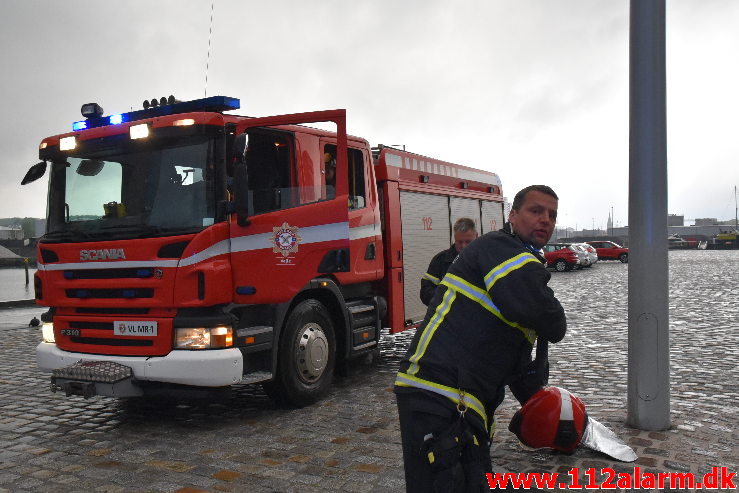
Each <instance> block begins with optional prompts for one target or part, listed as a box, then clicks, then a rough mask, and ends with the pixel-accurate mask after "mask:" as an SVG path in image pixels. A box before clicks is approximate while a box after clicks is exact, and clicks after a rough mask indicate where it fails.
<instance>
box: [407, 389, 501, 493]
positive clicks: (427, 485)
mask: <svg viewBox="0 0 739 493" xmlns="http://www.w3.org/2000/svg"><path fill="white" fill-rule="evenodd" d="M396 398H397V403H398V416H399V418H400V433H401V439H402V441H403V463H404V467H405V485H406V492H407V493H435V492H439V493H441V492H443V493H480V492H487V491H490V489H489V486H488V483H487V478H486V476H485V473H488V472H492V464H491V462H490V441H489V439H488V435H487V432H486V431H485V430H484V427H483V426H482V422H481V420H476V419H474V418H473V417H472V416H467V417H464V418H461V417H460V414H459V412H458V411H457V410H456V409H455V406H454V403H452V402H451V401H448V400H447V401H446V402H444V398H441V399H440V398H439V397H438V396H435V395H431V394H430V393H428V392H426V391H423V390H417V389H413V390H408V391H406V392H398V393H396ZM470 413H472V411H470Z"/></svg>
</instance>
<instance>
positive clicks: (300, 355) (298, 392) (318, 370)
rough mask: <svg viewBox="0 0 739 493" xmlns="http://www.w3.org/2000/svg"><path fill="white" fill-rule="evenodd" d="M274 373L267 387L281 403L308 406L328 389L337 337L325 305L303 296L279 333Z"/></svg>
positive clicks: (331, 376) (332, 373) (269, 392)
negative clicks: (273, 378)
mask: <svg viewBox="0 0 739 493" xmlns="http://www.w3.org/2000/svg"><path fill="white" fill-rule="evenodd" d="M279 351H280V354H279V355H278V360H277V376H276V377H275V380H274V381H273V382H272V385H270V386H269V387H272V388H270V389H268V390H269V391H268V394H270V395H271V396H273V397H276V398H277V400H278V401H279V402H280V403H281V404H288V405H292V406H296V407H303V406H307V405H308V404H312V403H314V402H316V401H318V400H320V399H321V398H323V397H324V396H325V395H326V393H327V392H328V389H329V387H330V386H331V380H332V379H333V375H334V364H335V362H336V337H335V335H334V327H333V324H332V323H331V318H330V317H329V314H328V311H327V310H326V307H324V306H323V305H322V304H321V303H320V302H318V301H316V300H312V299H308V300H303V301H301V302H300V303H298V305H297V306H296V307H295V308H294V309H293V311H292V312H291V313H290V316H289V317H288V318H287V322H286V323H285V328H284V330H283V332H282V335H281V336H280V344H279Z"/></svg>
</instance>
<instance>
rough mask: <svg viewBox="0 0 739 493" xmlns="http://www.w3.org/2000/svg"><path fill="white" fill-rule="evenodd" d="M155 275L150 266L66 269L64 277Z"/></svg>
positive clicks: (108, 277)
mask: <svg viewBox="0 0 739 493" xmlns="http://www.w3.org/2000/svg"><path fill="white" fill-rule="evenodd" d="M153 275H154V269H152V268H150V267H145V268H140V269H81V270H65V271H64V279H147V278H149V277H152V276H153Z"/></svg>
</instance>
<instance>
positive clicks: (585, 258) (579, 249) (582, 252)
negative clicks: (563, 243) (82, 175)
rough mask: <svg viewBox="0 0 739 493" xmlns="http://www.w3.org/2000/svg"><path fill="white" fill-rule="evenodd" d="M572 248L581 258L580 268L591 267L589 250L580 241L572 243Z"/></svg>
mask: <svg viewBox="0 0 739 493" xmlns="http://www.w3.org/2000/svg"><path fill="white" fill-rule="evenodd" d="M570 248H571V249H573V250H574V251H575V253H577V257H578V258H579V259H580V268H581V269H582V268H584V267H591V265H590V255H588V251H587V250H586V249H585V248H584V247H583V246H582V245H580V244H579V243H572V244H571V245H570Z"/></svg>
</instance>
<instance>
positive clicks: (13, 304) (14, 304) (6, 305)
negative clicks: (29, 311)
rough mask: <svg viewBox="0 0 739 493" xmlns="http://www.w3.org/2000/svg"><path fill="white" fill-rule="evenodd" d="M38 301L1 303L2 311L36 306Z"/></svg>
mask: <svg viewBox="0 0 739 493" xmlns="http://www.w3.org/2000/svg"><path fill="white" fill-rule="evenodd" d="M35 305H36V300H12V301H0V310H2V309H3V308H18V307H22V306H35Z"/></svg>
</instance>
